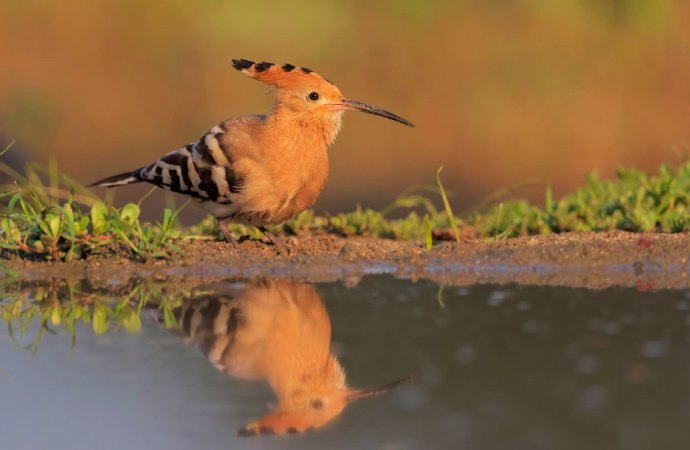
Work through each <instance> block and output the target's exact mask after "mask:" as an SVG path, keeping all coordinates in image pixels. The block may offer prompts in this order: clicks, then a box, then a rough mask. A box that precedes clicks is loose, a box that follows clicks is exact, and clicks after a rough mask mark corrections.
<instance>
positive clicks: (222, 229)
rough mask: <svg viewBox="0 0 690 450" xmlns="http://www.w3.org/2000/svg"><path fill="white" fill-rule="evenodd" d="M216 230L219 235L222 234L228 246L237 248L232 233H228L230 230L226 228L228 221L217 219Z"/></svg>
mask: <svg viewBox="0 0 690 450" xmlns="http://www.w3.org/2000/svg"><path fill="white" fill-rule="evenodd" d="M218 229H219V230H220V232H221V233H223V236H224V237H225V240H226V241H228V242H229V243H230V244H232V245H233V246H235V247H236V246H237V244H238V242H237V239H235V238H234V237H233V236H232V233H231V232H230V229H229V228H228V221H227V220H225V219H218Z"/></svg>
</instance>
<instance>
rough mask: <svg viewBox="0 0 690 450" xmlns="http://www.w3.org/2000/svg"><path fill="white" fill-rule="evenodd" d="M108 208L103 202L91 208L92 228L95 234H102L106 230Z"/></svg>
mask: <svg viewBox="0 0 690 450" xmlns="http://www.w3.org/2000/svg"><path fill="white" fill-rule="evenodd" d="M107 215H108V207H107V206H105V203H103V202H96V203H94V204H93V206H92V207H91V226H92V227H93V232H94V234H101V233H102V232H103V231H104V230H105V223H106V219H107Z"/></svg>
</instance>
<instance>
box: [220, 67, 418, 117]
mask: <svg viewBox="0 0 690 450" xmlns="http://www.w3.org/2000/svg"><path fill="white" fill-rule="evenodd" d="M232 64H233V67H234V68H235V69H237V70H239V71H241V72H243V73H245V74H247V75H249V76H250V77H252V78H254V79H256V80H259V81H261V82H263V83H266V84H268V85H270V86H273V87H274V88H275V90H276V97H277V106H278V107H279V108H280V112H281V113H282V114H288V115H290V116H291V117H293V118H296V119H298V120H310V119H317V120H318V119H321V120H328V121H332V122H333V123H334V124H337V128H339V127H340V117H341V115H342V113H343V112H344V111H361V112H365V113H368V114H374V115H377V116H381V117H385V118H386V119H390V120H394V121H396V122H400V123H402V124H404V125H407V126H409V127H414V124H413V123H412V122H410V121H408V120H406V119H403V118H402V117H400V116H398V115H396V114H393V113H392V112H390V111H386V110H384V109H381V108H377V107H376V106H372V105H368V104H366V103H362V102H358V101H355V100H350V99H347V98H345V97H343V94H342V93H341V92H340V89H338V87H337V86H335V85H334V84H333V83H331V82H330V81H328V80H327V79H325V78H324V77H322V76H321V75H319V74H317V73H316V72H313V71H311V70H309V69H307V68H305V67H297V66H293V65H292V64H283V65H282V66H280V65H276V64H273V63H268V62H260V63H256V62H254V61H249V60H246V59H233V60H232Z"/></svg>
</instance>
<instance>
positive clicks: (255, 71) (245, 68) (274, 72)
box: [232, 59, 333, 88]
mask: <svg viewBox="0 0 690 450" xmlns="http://www.w3.org/2000/svg"><path fill="white" fill-rule="evenodd" d="M232 66H233V67H234V68H235V69H237V70H239V71H240V72H243V73H245V74H247V75H249V76H250V77H252V78H254V79H256V80H259V81H261V82H264V83H266V84H270V85H271V86H275V87H277V88H286V87H293V86H310V85H314V84H320V83H328V84H333V83H331V82H330V81H328V80H326V79H325V78H324V77H322V76H321V75H319V74H318V73H316V72H314V71H312V70H310V69H307V68H306V67H297V66H293V65H292V64H283V65H282V66H279V65H276V64H273V63H270V62H259V63H257V62H254V61H250V60H248V59H233V60H232Z"/></svg>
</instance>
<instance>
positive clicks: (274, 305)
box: [174, 280, 411, 436]
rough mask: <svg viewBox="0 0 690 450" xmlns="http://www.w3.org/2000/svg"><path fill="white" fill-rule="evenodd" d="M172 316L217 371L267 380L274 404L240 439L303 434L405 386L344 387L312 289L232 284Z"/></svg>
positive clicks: (288, 284) (327, 326)
mask: <svg viewBox="0 0 690 450" xmlns="http://www.w3.org/2000/svg"><path fill="white" fill-rule="evenodd" d="M223 291H225V292H224V293H223V294H214V295H203V296H199V297H194V298H193V299H190V300H189V301H186V302H185V303H184V304H183V305H182V306H181V307H179V308H177V309H176V310H175V311H174V314H175V317H176V319H177V320H178V324H179V327H180V330H181V332H182V334H183V335H184V337H185V339H186V340H187V341H188V342H189V343H190V344H192V345H195V346H197V347H198V348H199V349H200V350H201V351H202V352H203V353H204V355H206V357H207V358H208V360H209V361H210V362H211V363H213V364H214V365H215V366H216V367H217V368H218V369H219V370H222V371H224V372H227V373H228V374H230V375H232V376H234V377H238V378H244V379H255V380H259V379H266V380H267V381H268V383H269V384H270V386H271V388H272V389H273V390H274V392H275V394H276V396H277V400H278V404H277V406H275V407H273V411H272V412H270V413H269V414H267V415H265V416H263V417H261V418H260V419H258V420H255V421H253V422H250V423H248V424H247V425H245V426H244V427H243V428H241V429H240V430H239V431H238V436H255V435H258V434H285V433H301V432H303V431H306V430H309V429H312V428H320V427H322V426H324V425H326V424H327V423H329V422H330V421H331V420H333V419H334V418H335V417H337V416H338V415H340V414H341V413H342V412H343V410H344V409H345V407H346V406H347V405H348V403H350V402H352V401H353V400H357V399H361V398H367V397H373V396H376V395H379V394H382V393H385V392H387V391H389V390H391V389H392V388H394V387H396V386H399V385H400V384H403V383H406V382H408V381H410V380H411V377H407V378H403V379H400V380H397V381H394V382H391V383H388V384H384V385H382V386H378V387H374V388H368V389H352V388H350V387H348V385H347V381H346V375H345V371H344V370H343V368H342V366H341V365H340V363H339V362H338V359H337V358H336V357H335V355H334V354H333V353H332V352H331V349H330V340H331V321H330V318H329V316H328V312H327V311H326V308H325V306H324V304H323V301H322V300H321V297H320V296H319V295H318V293H317V292H316V290H315V289H314V287H313V286H311V285H306V284H300V283H295V282H289V281H266V280H261V281H253V282H248V283H243V284H233V285H232V289H224V290H221V292H223Z"/></svg>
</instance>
